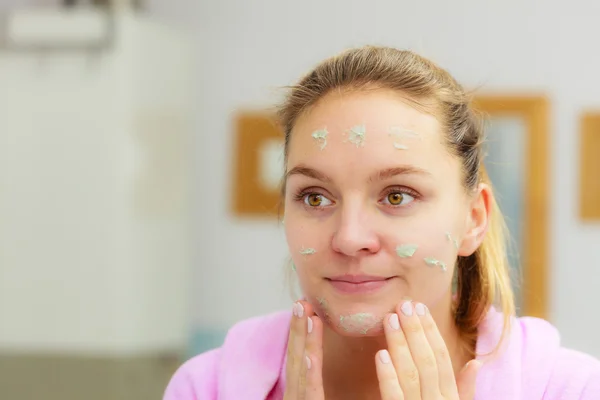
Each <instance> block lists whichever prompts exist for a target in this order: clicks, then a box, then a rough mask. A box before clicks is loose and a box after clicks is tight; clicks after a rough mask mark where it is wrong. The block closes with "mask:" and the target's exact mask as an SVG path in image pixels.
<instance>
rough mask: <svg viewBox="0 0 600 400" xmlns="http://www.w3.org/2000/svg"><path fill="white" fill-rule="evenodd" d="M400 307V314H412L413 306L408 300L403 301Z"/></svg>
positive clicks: (408, 315)
mask: <svg viewBox="0 0 600 400" xmlns="http://www.w3.org/2000/svg"><path fill="white" fill-rule="evenodd" d="M400 309H401V310H402V314H404V315H406V316H407V317H410V316H411V315H413V306H412V303H411V302H410V301H405V302H404V304H402V307H400Z"/></svg>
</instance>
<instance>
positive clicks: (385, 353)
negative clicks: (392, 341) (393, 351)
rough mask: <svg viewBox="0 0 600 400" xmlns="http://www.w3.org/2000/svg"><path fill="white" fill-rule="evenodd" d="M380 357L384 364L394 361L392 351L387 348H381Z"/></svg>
mask: <svg viewBox="0 0 600 400" xmlns="http://www.w3.org/2000/svg"><path fill="white" fill-rule="evenodd" d="M379 359H380V360H381V362H382V363H384V364H389V363H390V362H391V361H392V359H391V358H390V353H389V352H388V351H387V350H381V351H380V352H379Z"/></svg>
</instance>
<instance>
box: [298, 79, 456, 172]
mask: <svg viewBox="0 0 600 400" xmlns="http://www.w3.org/2000/svg"><path fill="white" fill-rule="evenodd" d="M323 132H326V137H325V138H323ZM361 132H362V136H361ZM315 136H317V137H315ZM319 136H320V137H319ZM448 157H449V154H448V152H447V151H446V149H445V146H444V145H443V135H442V130H441V124H440V122H439V121H438V119H437V118H436V117H435V116H434V115H432V114H428V113H424V112H421V111H419V110H417V109H416V108H414V107H413V106H411V105H410V103H409V102H408V101H407V100H406V98H405V97H403V96H402V95H401V94H400V93H397V92H394V91H391V90H372V91H366V92H351V93H330V94H328V95H326V96H324V97H323V98H322V99H321V100H319V101H318V102H317V103H316V104H315V105H314V106H313V107H312V108H311V109H310V110H308V111H307V112H305V113H304V114H303V115H301V116H300V117H299V118H298V120H297V122H296V125H295V126H294V129H293V130H292V134H291V138H290V143H289V153H288V165H287V169H288V170H289V169H290V168H293V167H294V166H295V165H297V164H300V163H301V164H311V166H314V167H317V168H318V167H319V166H323V167H327V168H328V169H331V168H336V166H337V167H345V168H354V169H356V168H358V167H359V166H360V168H361V169H363V170H364V169H365V168H368V167H373V168H375V167H377V168H379V167H381V166H382V164H387V165H386V167H387V166H390V165H389V164H390V163H394V164H398V163H402V164H412V165H417V166H419V167H420V168H424V169H434V170H435V169H440V168H444V165H442V164H443V163H444V160H446V161H447V159H448ZM332 164H334V165H332ZM446 164H447V162H446ZM446 167H447V165H446Z"/></svg>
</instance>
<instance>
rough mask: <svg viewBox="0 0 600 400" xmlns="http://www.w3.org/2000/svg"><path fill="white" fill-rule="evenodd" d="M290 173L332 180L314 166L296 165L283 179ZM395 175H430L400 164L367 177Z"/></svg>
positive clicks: (376, 178)
mask: <svg viewBox="0 0 600 400" xmlns="http://www.w3.org/2000/svg"><path fill="white" fill-rule="evenodd" d="M292 175H303V176H307V177H309V178H313V179H316V180H319V181H322V182H327V183H330V182H331V181H332V179H331V178H330V177H329V176H328V175H327V174H325V173H323V172H321V171H318V170H316V169H314V168H310V167H307V166H305V165H298V166H296V167H294V168H292V169H290V170H289V171H288V172H287V173H286V174H285V180H286V181H287V180H288V178H289V177H290V176H292ZM397 175H420V176H423V177H431V176H432V175H431V173H430V172H428V171H426V170H424V169H422V168H418V167H413V166H410V165H402V166H398V167H392V168H386V169H382V170H381V171H377V172H376V173H375V174H373V175H371V176H370V177H369V180H368V181H369V182H376V181H384V180H386V179H390V178H393V177H394V176H397Z"/></svg>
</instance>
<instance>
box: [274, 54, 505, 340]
mask: <svg viewBox="0 0 600 400" xmlns="http://www.w3.org/2000/svg"><path fill="white" fill-rule="evenodd" d="M290 89H291V90H290V93H289V95H288V97H287V98H286V100H285V102H284V103H283V105H282V106H281V108H280V110H279V119H280V123H281V125H282V129H283V133H284V135H285V146H284V156H285V165H286V166H287V158H288V152H289V143H290V135H291V132H292V129H293V127H294V124H295V123H296V120H297V119H298V117H299V116H300V115H302V113H304V112H306V111H307V110H308V109H309V108H310V107H311V106H313V105H314V104H315V103H316V102H317V101H319V99H321V98H323V96H325V95H326V94H328V93H330V92H332V91H334V90H335V91H360V90H370V89H391V90H395V91H398V92H400V93H402V95H403V96H404V97H405V99H406V100H407V101H408V102H409V103H410V104H411V105H412V106H413V107H415V108H417V109H418V110H420V111H423V112H427V113H430V114H433V115H435V116H437V117H438V119H439V120H440V122H441V124H442V127H443V129H444V131H445V133H446V145H447V147H448V149H449V151H450V152H451V153H452V154H453V155H455V156H457V157H458V158H459V159H460V160H461V161H462V167H463V177H464V181H463V183H464V186H465V189H466V190H467V191H469V192H473V191H475V190H476V189H477V187H478V185H479V184H480V183H486V184H488V185H490V187H491V182H490V180H489V177H488V175H487V173H486V170H485V167H484V165H483V158H484V150H483V143H484V141H485V140H484V130H483V125H482V123H481V119H480V118H479V117H478V116H477V115H476V113H475V111H474V110H473V108H472V106H471V98H470V96H469V95H468V94H467V93H466V92H465V90H464V89H463V88H462V87H461V85H459V84H458V83H457V82H456V80H455V79H454V78H453V77H452V76H451V75H450V74H449V73H448V72H447V71H445V70H443V69H442V68H440V67H438V66H437V65H436V64H434V63H433V62H431V61H430V60H427V59H425V58H423V57H421V56H419V55H417V54H415V53H413V52H411V51H404V50H398V49H394V48H389V47H374V46H366V47H361V48H356V49H351V50H347V51H345V52H343V53H341V54H339V55H337V56H334V57H331V58H329V59H326V60H325V61H323V62H322V63H320V64H319V65H317V67H316V68H314V69H313V70H312V71H311V72H310V73H309V74H308V75H307V76H305V77H304V78H303V79H302V80H301V81H300V82H299V83H298V84H297V85H295V86H292V87H290ZM286 168H287V167H286ZM282 190H283V193H285V183H284V185H282ZM507 237H508V236H507V229H506V224H505V221H504V218H503V216H502V213H501V212H500V209H499V207H498V204H497V203H496V201H495V199H492V209H491V220H490V221H489V226H488V231H487V233H486V236H485V238H484V240H483V243H482V244H481V246H480V247H479V248H478V249H477V250H476V251H475V253H473V254H472V255H471V256H468V257H459V259H458V262H457V268H456V272H455V273H456V276H455V278H456V297H457V301H456V302H455V304H454V309H453V312H454V316H455V317H454V318H455V323H456V326H457V328H458V329H459V332H460V334H461V337H462V338H463V340H464V341H465V343H466V344H467V346H468V348H469V349H474V347H475V343H476V340H477V331H478V327H479V325H480V324H481V322H482V321H483V319H484V318H485V316H486V314H487V312H488V310H489V308H490V306H492V305H495V306H497V307H499V308H500V309H501V311H502V312H503V314H504V328H503V331H502V336H501V340H500V341H499V342H498V344H497V346H496V349H497V348H498V347H499V346H500V342H501V341H502V339H503V338H504V337H505V335H506V334H507V331H508V329H509V327H510V319H511V317H512V316H513V315H514V314H515V305H514V295H513V291H512V287H511V279H510V274H509V267H508V258H507V248H506V241H507Z"/></svg>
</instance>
